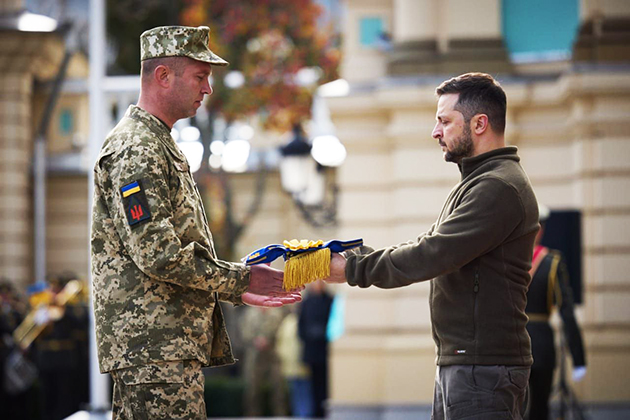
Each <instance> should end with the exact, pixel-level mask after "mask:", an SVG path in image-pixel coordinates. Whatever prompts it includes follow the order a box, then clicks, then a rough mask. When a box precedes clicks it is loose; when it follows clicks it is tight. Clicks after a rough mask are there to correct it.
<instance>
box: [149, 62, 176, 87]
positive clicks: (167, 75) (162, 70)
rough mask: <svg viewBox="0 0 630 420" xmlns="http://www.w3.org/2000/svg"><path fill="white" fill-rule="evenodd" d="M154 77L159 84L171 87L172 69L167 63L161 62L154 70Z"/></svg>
mask: <svg viewBox="0 0 630 420" xmlns="http://www.w3.org/2000/svg"><path fill="white" fill-rule="evenodd" d="M153 79H154V80H155V82H156V83H157V84H158V85H160V86H162V87H164V88H167V87H169V85H170V83H171V79H172V75H171V71H170V69H169V68H168V67H166V66H165V65H162V64H160V65H159V66H157V67H156V68H155V70H154V71H153Z"/></svg>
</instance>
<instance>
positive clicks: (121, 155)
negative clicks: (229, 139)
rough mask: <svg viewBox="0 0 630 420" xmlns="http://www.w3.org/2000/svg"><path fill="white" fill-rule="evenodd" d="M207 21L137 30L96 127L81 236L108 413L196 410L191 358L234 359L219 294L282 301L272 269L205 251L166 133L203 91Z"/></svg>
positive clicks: (198, 392)
mask: <svg viewBox="0 0 630 420" xmlns="http://www.w3.org/2000/svg"><path fill="white" fill-rule="evenodd" d="M208 36H209V29H208V28H207V27H199V28H190V27H159V28H154V29H151V30H148V31H146V32H144V33H143V34H142V35H141V40H140V43H141V55H142V87H141V92H140V98H139V100H138V105H137V106H134V105H132V106H130V107H129V109H128V110H127V113H126V114H125V116H124V118H123V119H122V120H121V121H120V122H119V123H118V125H117V126H116V127H115V128H114V129H113V130H112V132H111V133H110V134H109V135H108V136H107V138H106V140H105V142H104V144H103V147H102V149H101V152H100V155H99V156H98V159H97V161H96V164H95V167H94V184H95V185H94V205H93V223H92V236H91V245H92V247H91V253H92V278H93V293H94V315H95V324H96V337H97V347H98V357H99V364H100V369H101V372H110V373H111V375H112V378H113V379H114V391H113V417H114V419H132V418H134V419H135V418H150V419H204V420H205V419H206V411H205V404H204V400H203V393H204V383H203V374H202V372H201V367H202V366H219V365H224V364H230V363H234V357H233V356H232V350H231V346H230V340H229V337H228V335H227V331H226V328H225V323H224V320H223V315H222V312H221V308H220V306H219V304H218V301H219V300H224V301H228V302H232V303H233V304H243V303H245V304H249V305H253V306H268V307H269V306H270V307H276V306H282V305H284V304H288V303H294V302H296V301H299V300H300V296H299V292H286V291H283V290H282V272H280V271H277V270H274V269H272V268H270V267H268V266H265V265H259V266H255V267H252V268H251V269H250V268H248V267H245V266H244V265H242V264H237V263H230V262H225V261H221V260H219V259H218V258H217V255H216V253H215V250H214V245H213V241H212V235H211V233H210V229H209V228H208V224H207V220H206V216H205V213H204V209H203V206H202V202H201V197H200V195H199V192H198V190H197V187H196V185H195V182H194V180H193V178H192V175H191V173H190V170H189V166H188V162H187V161H186V158H185V157H184V155H183V154H182V152H181V151H180V149H179V148H178V146H177V145H176V144H175V142H174V140H173V138H172V137H171V135H170V132H171V128H172V126H173V124H174V123H175V122H176V121H177V120H179V119H181V118H186V117H191V116H193V115H195V113H196V111H197V108H199V107H200V106H201V103H202V101H203V98H204V96H205V95H209V94H211V93H212V88H211V87H210V85H209V82H208V77H209V76H210V74H211V72H212V68H211V66H212V65H219V66H222V65H226V64H227V62H226V61H225V60H223V59H222V58H220V57H218V56H217V55H215V54H214V53H212V51H210V50H209V49H208Z"/></svg>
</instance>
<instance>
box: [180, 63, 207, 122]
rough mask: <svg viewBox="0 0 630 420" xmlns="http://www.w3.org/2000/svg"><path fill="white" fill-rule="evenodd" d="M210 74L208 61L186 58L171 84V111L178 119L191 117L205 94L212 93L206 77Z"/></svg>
mask: <svg viewBox="0 0 630 420" xmlns="http://www.w3.org/2000/svg"><path fill="white" fill-rule="evenodd" d="M211 74H212V66H211V65H210V63H204V62H201V61H197V60H192V59H188V60H187V65H186V66H185V67H184V71H183V73H182V74H181V75H179V76H177V75H175V79H174V82H173V85H172V88H171V89H172V90H171V93H172V106H173V108H174V109H173V112H174V113H176V114H177V115H175V116H176V117H177V118H178V119H180V118H187V117H193V116H195V114H196V113H197V109H199V107H200V106H201V104H202V102H203V98H204V96H205V95H211V94H212V87H211V86H210V81H209V80H208V78H209V77H210V75H211Z"/></svg>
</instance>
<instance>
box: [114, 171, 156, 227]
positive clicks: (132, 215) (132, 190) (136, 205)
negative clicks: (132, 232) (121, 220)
mask: <svg viewBox="0 0 630 420" xmlns="http://www.w3.org/2000/svg"><path fill="white" fill-rule="evenodd" d="M120 193H121V195H122V199H123V207H124V208H125V214H126V215H127V221H128V222H129V226H131V228H132V229H133V228H135V227H137V226H139V225H140V222H144V221H147V220H151V212H150V211H149V202H148V200H147V196H146V194H145V193H144V189H143V188H142V181H140V180H138V181H134V182H132V183H131V184H127V185H125V186H123V187H122V188H121V189H120Z"/></svg>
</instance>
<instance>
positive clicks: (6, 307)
mask: <svg viewBox="0 0 630 420" xmlns="http://www.w3.org/2000/svg"><path fill="white" fill-rule="evenodd" d="M27 311H28V303H27V301H26V299H25V298H24V297H23V296H21V295H20V294H18V292H17V291H16V289H15V287H14V286H13V284H12V283H11V281H9V280H8V279H4V278H3V279H1V280H0V413H1V414H2V415H1V416H0V417H2V418H7V419H12V420H21V419H32V418H38V416H39V412H38V408H39V406H38V404H37V401H36V399H37V385H38V384H37V378H36V376H35V373H34V374H33V376H32V377H31V378H21V379H22V380H24V382H20V383H17V384H16V383H14V382H12V381H10V380H9V378H8V376H9V372H8V370H9V369H12V368H14V367H15V368H16V371H15V372H14V374H20V373H21V371H20V369H21V368H22V367H20V366H13V367H12V366H10V365H9V360H10V359H12V360H14V361H15V362H14V363H19V364H22V363H27V364H28V365H29V367H31V368H34V365H33V364H32V360H31V355H30V353H29V352H27V351H22V349H20V348H19V347H18V345H17V343H15V341H14V339H13V332H14V331H15V329H16V328H17V327H18V326H19V325H20V324H21V323H22V321H23V320H24V317H25V316H26V313H27ZM18 353H19V356H20V357H18V358H16V355H18ZM29 376H30V375H29ZM18 379H20V378H18Z"/></svg>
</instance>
